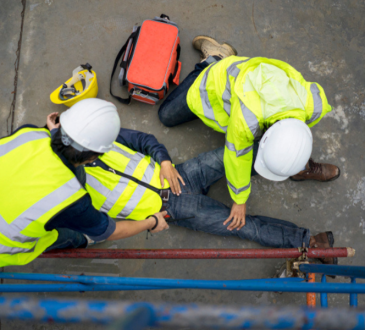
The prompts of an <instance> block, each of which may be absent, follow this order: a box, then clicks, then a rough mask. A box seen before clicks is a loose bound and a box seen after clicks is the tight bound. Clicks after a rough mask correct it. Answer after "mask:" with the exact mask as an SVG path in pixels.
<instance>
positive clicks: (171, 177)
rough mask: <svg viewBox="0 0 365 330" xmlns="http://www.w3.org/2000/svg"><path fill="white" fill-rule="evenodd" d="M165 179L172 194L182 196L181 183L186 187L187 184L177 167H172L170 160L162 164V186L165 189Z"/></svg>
mask: <svg viewBox="0 0 365 330" xmlns="http://www.w3.org/2000/svg"><path fill="white" fill-rule="evenodd" d="M164 179H166V180H167V181H168V182H169V184H170V188H171V192H172V193H173V194H175V195H178V196H179V195H180V194H181V187H180V182H179V180H180V181H181V183H182V184H183V185H184V186H185V182H184V180H183V178H182V177H181V175H180V174H179V172H178V171H177V170H176V168H175V167H173V166H172V164H171V162H170V161H169V160H164V161H163V162H162V163H161V171H160V180H161V186H162V188H163V187H164Z"/></svg>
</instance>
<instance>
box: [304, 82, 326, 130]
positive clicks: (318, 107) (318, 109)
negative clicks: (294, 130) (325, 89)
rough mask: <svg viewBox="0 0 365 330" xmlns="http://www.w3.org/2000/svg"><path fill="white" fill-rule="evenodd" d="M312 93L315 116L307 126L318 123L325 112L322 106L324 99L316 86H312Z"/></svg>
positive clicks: (308, 121)
mask: <svg viewBox="0 0 365 330" xmlns="http://www.w3.org/2000/svg"><path fill="white" fill-rule="evenodd" d="M310 90H311V93H312V95H313V105H314V109H313V114H312V117H311V119H309V120H307V121H306V122H305V123H306V124H307V125H309V124H311V123H313V122H314V121H316V120H317V119H318V118H320V117H321V115H322V110H323V105H322V98H321V96H320V91H319V88H318V86H317V85H316V84H314V83H313V84H312V85H311V88H310Z"/></svg>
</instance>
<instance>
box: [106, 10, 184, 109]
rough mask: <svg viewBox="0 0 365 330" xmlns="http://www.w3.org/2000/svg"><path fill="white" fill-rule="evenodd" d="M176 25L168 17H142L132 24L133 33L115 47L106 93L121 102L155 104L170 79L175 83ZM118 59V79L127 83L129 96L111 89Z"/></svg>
mask: <svg viewBox="0 0 365 330" xmlns="http://www.w3.org/2000/svg"><path fill="white" fill-rule="evenodd" d="M179 57H180V38H179V29H178V27H177V25H176V24H175V23H174V22H171V21H170V19H169V17H168V16H166V15H164V14H162V15H161V17H155V18H154V19H149V20H145V21H144V22H143V23H142V25H141V26H139V27H134V28H133V33H132V34H131V35H130V36H129V38H128V40H127V42H126V43H125V44H124V46H123V47H122V49H121V50H120V51H119V53H118V56H117V58H116V59H115V62H114V67H113V72H112V75H111V78H110V94H111V95H112V96H113V97H115V98H116V99H117V100H119V101H120V102H122V103H124V104H129V103H130V102H131V99H132V98H133V99H135V100H138V101H141V102H144V103H148V104H156V103H157V102H158V101H159V100H161V99H163V98H164V97H165V95H166V94H167V92H168V90H169V87H170V85H171V84H172V83H174V84H176V85H178V84H179V78H180V70H181V62H180V61H179ZM121 58H122V61H121V63H120V67H121V70H120V73H119V83H120V85H121V86H123V85H127V87H128V92H129V97H128V98H121V97H119V96H116V95H114V94H113V93H112V78H113V75H114V72H115V69H116V67H117V65H118V63H119V61H120V59H121Z"/></svg>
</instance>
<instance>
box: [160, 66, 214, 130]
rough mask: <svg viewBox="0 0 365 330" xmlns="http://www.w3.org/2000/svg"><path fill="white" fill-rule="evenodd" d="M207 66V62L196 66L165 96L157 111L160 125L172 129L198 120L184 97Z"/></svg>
mask: <svg viewBox="0 0 365 330" xmlns="http://www.w3.org/2000/svg"><path fill="white" fill-rule="evenodd" d="M209 64H210V63H208V62H207V61H205V62H202V63H198V64H196V65H195V70H194V71H192V72H190V74H189V75H188V76H187V77H186V78H185V79H184V81H183V82H182V83H181V84H180V85H179V86H177V87H176V88H175V89H174V90H173V91H172V92H171V93H170V94H169V95H168V96H167V98H166V99H165V101H164V102H163V103H162V104H161V106H160V108H159V109H158V117H159V118H160V121H161V123H162V124H164V125H165V126H167V127H173V126H176V125H180V124H183V123H187V122H188V121H192V120H194V119H197V118H198V117H197V116H196V115H195V114H194V113H192V112H191V110H190V109H189V107H188V103H187V102H186V95H187V94H188V90H189V88H190V86H191V85H192V84H193V83H194V81H195V79H196V78H197V77H198V76H199V74H200V72H202V71H203V70H204V69H205V68H206V67H207V66H208V65H209Z"/></svg>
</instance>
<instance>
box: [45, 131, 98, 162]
mask: <svg viewBox="0 0 365 330" xmlns="http://www.w3.org/2000/svg"><path fill="white" fill-rule="evenodd" d="M51 147H52V150H53V151H54V152H55V153H56V154H59V155H62V156H63V157H65V158H66V160H67V161H69V162H70V163H71V164H81V163H83V162H86V161H88V160H90V161H91V160H93V159H94V158H95V157H97V156H101V155H103V154H102V153H99V152H95V151H78V150H76V149H75V148H73V147H71V146H65V145H64V144H63V143H62V134H61V129H59V130H58V131H57V132H56V134H55V135H54V136H53V137H52V142H51Z"/></svg>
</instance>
